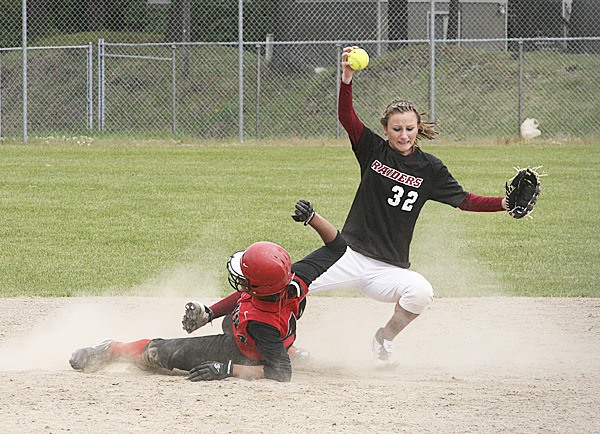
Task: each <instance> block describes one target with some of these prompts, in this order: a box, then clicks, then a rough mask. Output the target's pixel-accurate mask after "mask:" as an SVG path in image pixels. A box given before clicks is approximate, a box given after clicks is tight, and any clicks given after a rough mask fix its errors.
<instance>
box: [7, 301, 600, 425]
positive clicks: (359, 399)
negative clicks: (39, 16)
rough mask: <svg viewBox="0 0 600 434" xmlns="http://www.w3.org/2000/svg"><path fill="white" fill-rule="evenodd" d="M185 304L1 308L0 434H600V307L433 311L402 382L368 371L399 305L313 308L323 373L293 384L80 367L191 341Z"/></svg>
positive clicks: (401, 352)
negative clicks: (78, 361)
mask: <svg viewBox="0 0 600 434" xmlns="http://www.w3.org/2000/svg"><path fill="white" fill-rule="evenodd" d="M187 301H189V300H188V299H180V298H146V297H95V298H92V297H89V298H88V297H77V298H10V299H0V312H1V314H0V420H2V431H5V432H11V433H16V432H23V433H31V432H39V433H59V432H66V431H70V432H97V433H108V432H200V433H225V432H233V433H242V432H243V433H271V434H274V433H280V432H286V433H305V432H315V433H317V432H318V433H321V432H327V433H329V432H331V433H336V432H341V433H367V432H368V433H391V432H408V433H420V432H432V433H464V432H481V433H484V432H485V433H490V432H510V433H532V432H543V433H597V432H600V413H599V409H600V299H564V298H562V299H561V298H559V299H556V298H509V297H483V298H442V299H437V300H435V301H434V303H433V304H432V305H431V307H430V308H428V310H427V311H426V312H425V313H424V314H423V315H421V317H420V318H418V319H417V320H416V321H415V322H414V323H413V324H411V325H410V326H409V327H408V328H407V329H406V330H405V331H404V332H403V333H402V334H401V335H400V336H399V337H398V338H397V339H396V346H397V351H398V356H399V362H400V363H399V365H398V367H397V368H396V369H395V370H393V371H385V372H382V371H376V370H374V369H373V368H372V366H371V359H370V358H371V354H370V345H371V338H372V336H373V334H374V332H375V330H376V329H377V328H378V327H379V326H380V325H383V324H384V323H385V321H386V320H387V318H388V316H389V315H390V314H391V312H392V306H391V305H385V304H382V303H377V302H375V301H372V300H369V299H364V298H333V297H317V296H313V297H311V298H310V299H309V301H308V307H307V311H306V314H305V316H304V317H303V318H302V319H301V320H300V322H299V339H298V344H299V345H300V346H302V347H304V348H306V349H308V350H310V351H311V353H312V360H311V361H310V363H309V364H307V365H306V366H303V367H302V366H298V367H296V369H295V371H294V377H293V380H292V382H291V383H287V384H280V383H275V382H271V381H268V380H260V381H254V382H251V381H244V380H238V379H227V380H224V381H220V382H206V383H191V382H189V381H187V380H186V379H185V376H182V375H181V373H174V374H173V375H160V374H152V373H148V372H144V371H141V370H140V369H138V368H136V367H134V366H130V365H126V364H121V365H114V366H111V367H109V368H106V369H105V370H103V371H101V372H98V373H94V374H83V373H79V372H75V371H73V370H71V368H70V367H69V364H68V359H69V356H70V354H71V352H72V351H73V350H74V349H76V348H78V347H82V346H89V345H93V344H95V343H96V342H98V341H100V340H102V339H103V338H106V337H111V338H114V339H118V340H135V339H140V338H146V337H148V338H152V337H178V336H184V335H185V332H184V331H183V330H181V325H180V320H181V315H182V313H183V305H184V304H185V302H187ZM204 301H205V302H211V301H213V300H204ZM198 332H199V333H202V334H209V333H218V332H220V322H219V321H215V322H214V323H213V325H212V326H211V325H208V326H207V327H204V328H203V329H201V330H199V331H198Z"/></svg>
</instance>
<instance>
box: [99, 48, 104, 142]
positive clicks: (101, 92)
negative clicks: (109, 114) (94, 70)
mask: <svg viewBox="0 0 600 434" xmlns="http://www.w3.org/2000/svg"><path fill="white" fill-rule="evenodd" d="M104 90H105V89H104V39H102V38H101V39H98V131H100V132H104Z"/></svg>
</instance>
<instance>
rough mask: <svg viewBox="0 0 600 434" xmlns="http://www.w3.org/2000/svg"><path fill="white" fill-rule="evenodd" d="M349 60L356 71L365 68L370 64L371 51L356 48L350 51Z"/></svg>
mask: <svg viewBox="0 0 600 434" xmlns="http://www.w3.org/2000/svg"><path fill="white" fill-rule="evenodd" d="M348 62H350V63H351V65H350V68H352V69H354V70H355V71H360V70H361V69H365V68H366V67H367V65H368V64H369V53H367V52H366V51H365V50H363V49H362V48H354V49H353V50H352V51H350V52H349V53H348Z"/></svg>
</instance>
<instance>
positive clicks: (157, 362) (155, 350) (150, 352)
mask: <svg viewBox="0 0 600 434" xmlns="http://www.w3.org/2000/svg"><path fill="white" fill-rule="evenodd" d="M161 341H163V339H152V340H151V341H150V342H148V345H146V348H144V352H143V353H142V360H143V362H144V363H145V364H146V365H148V366H154V367H159V368H166V369H169V368H167V366H165V364H164V363H163V361H162V359H163V357H161V351H160V343H161Z"/></svg>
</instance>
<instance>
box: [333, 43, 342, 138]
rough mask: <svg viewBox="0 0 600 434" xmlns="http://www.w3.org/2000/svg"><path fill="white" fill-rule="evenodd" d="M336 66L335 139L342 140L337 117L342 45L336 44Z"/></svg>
mask: <svg viewBox="0 0 600 434" xmlns="http://www.w3.org/2000/svg"><path fill="white" fill-rule="evenodd" d="M335 57H336V59H335V64H336V66H337V68H336V69H337V72H336V74H335V80H336V82H335V88H336V92H335V111H334V113H336V116H335V138H336V139H339V138H340V121H339V119H338V116H337V110H338V106H339V104H340V84H341V81H342V46H341V45H340V44H336V45H335Z"/></svg>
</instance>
